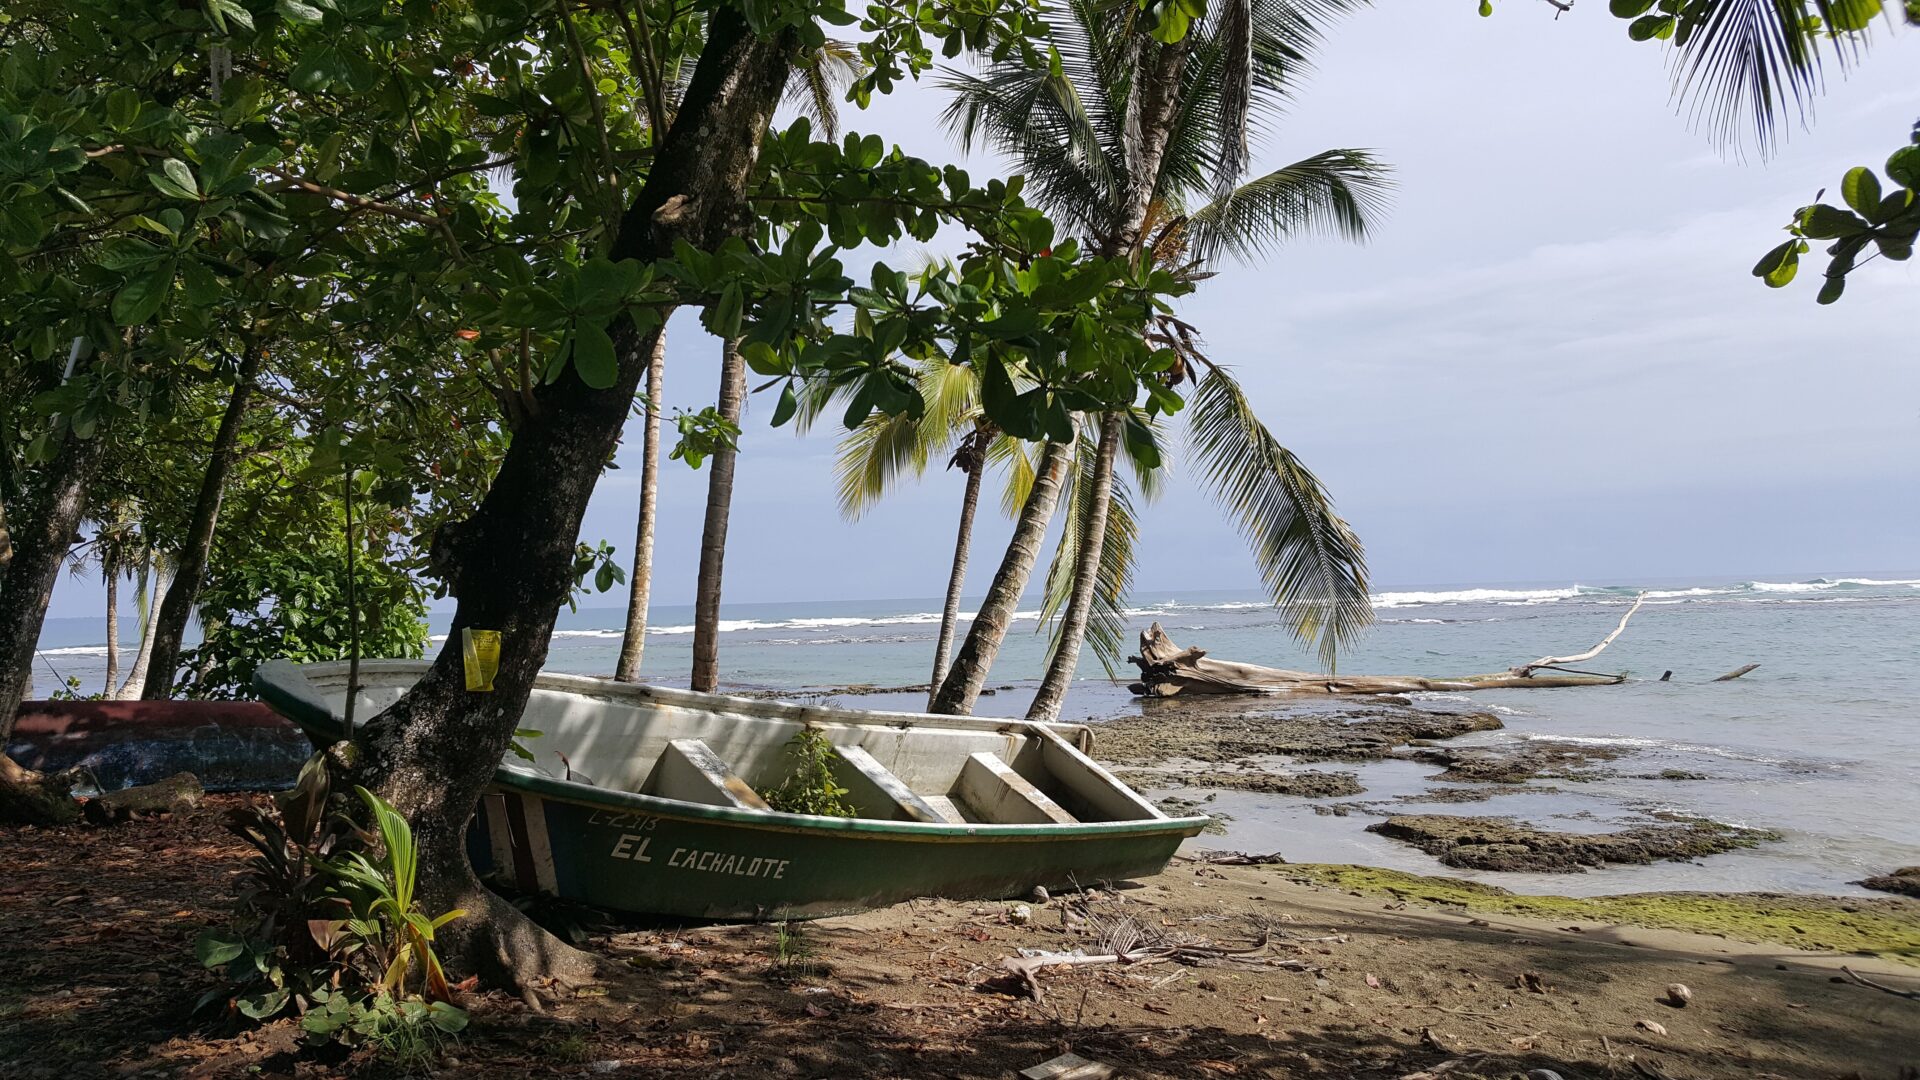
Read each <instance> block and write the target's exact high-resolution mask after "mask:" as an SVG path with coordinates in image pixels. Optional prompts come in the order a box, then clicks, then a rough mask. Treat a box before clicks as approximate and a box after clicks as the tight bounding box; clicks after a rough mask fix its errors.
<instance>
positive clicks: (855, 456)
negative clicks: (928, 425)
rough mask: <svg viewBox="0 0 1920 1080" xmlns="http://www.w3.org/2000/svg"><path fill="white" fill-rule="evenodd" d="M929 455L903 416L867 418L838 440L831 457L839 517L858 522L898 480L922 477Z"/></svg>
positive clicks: (916, 428)
mask: <svg viewBox="0 0 1920 1080" xmlns="http://www.w3.org/2000/svg"><path fill="white" fill-rule="evenodd" d="M931 455H932V451H931V450H930V448H929V447H928V446H927V443H926V440H925V439H923V438H921V431H920V425H919V423H918V422H916V421H914V420H911V419H909V418H908V417H907V416H906V415H905V414H904V413H896V414H893V415H886V414H881V413H876V414H874V415H873V416H869V417H868V418H867V419H866V421H865V422H864V423H862V424H861V425H860V426H859V427H857V428H854V429H853V430H852V431H849V432H847V434H846V435H845V436H844V437H842V438H841V440H840V447H839V450H838V452H837V453H836V455H835V457H834V461H833V476H834V482H835V487H836V488H837V489H838V491H839V496H840V514H841V516H842V517H845V518H846V519H847V520H849V521H858V520H859V519H860V517H861V515H863V514H865V513H866V512H867V511H868V510H871V509H873V507H874V504H876V503H878V502H879V501H880V500H881V499H883V498H885V497H886V496H887V493H888V492H891V491H892V490H893V489H894V486H895V485H896V484H898V483H899V482H900V480H901V479H902V478H904V477H905V476H908V475H913V476H918V475H920V474H921V473H924V472H925V471H926V469H927V461H928V459H929V458H930V457H931Z"/></svg>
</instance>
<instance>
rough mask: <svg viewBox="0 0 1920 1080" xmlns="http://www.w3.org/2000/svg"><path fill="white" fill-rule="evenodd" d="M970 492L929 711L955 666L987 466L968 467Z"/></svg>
mask: <svg viewBox="0 0 1920 1080" xmlns="http://www.w3.org/2000/svg"><path fill="white" fill-rule="evenodd" d="M966 469H967V491H966V494H965V495H963V496H961V498H960V535H959V536H958V537H957V538H955V540H954V542H953V572H952V573H950V574H948V575H947V605H946V607H945V608H943V609H942V610H941V612H940V640H939V642H938V643H937V644H935V645H934V647H933V678H932V679H931V680H930V681H929V682H928V683H927V708H928V709H932V708H933V706H934V702H935V701H936V700H937V698H938V696H939V693H940V684H941V683H943V682H945V681H946V678H947V669H948V668H949V667H951V666H952V663H951V661H952V654H953V631H954V627H955V626H956V625H957V624H958V623H959V622H960V590H961V589H962V588H963V587H964V586H965V585H966V582H967V554H968V551H969V549H970V548H971V547H972V546H973V514H974V511H975V510H978V509H979V508H980V477H981V474H982V473H984V472H986V462H985V461H983V460H978V459H977V458H976V459H975V460H970V461H968V462H967V463H966Z"/></svg>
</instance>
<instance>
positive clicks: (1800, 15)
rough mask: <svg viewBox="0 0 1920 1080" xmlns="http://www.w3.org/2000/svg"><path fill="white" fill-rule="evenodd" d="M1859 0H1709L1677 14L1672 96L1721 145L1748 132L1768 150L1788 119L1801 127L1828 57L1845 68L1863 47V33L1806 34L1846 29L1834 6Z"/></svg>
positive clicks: (1764, 151) (1762, 149)
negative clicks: (1814, 25)
mask: <svg viewBox="0 0 1920 1080" xmlns="http://www.w3.org/2000/svg"><path fill="white" fill-rule="evenodd" d="M1857 6H1858V3H1857V0H1714V2H1713V3H1710V4H1707V5H1705V6H1704V7H1702V8H1700V9H1698V14H1697V15H1683V16H1682V22H1681V27H1680V32H1679V33H1678V34H1677V35H1676V38H1675V40H1676V41H1677V42H1679V44H1678V45H1676V46H1675V50H1674V65H1673V89H1674V96H1675V97H1676V98H1680V99H1691V100H1692V106H1691V114H1692V115H1691V119H1692V121H1693V122H1694V123H1695V124H1703V125H1704V126H1705V127H1706V128H1707V130H1708V133H1709V134H1710V135H1711V136H1712V137H1713V139H1714V140H1715V141H1717V142H1719V143H1721V144H1723V145H1732V144H1736V143H1738V141H1739V139H1740V135H1741V132H1743V131H1745V130H1748V129H1751V130H1752V132H1753V134H1754V136H1755V138H1756V140H1757V143H1758V148H1759V150H1760V152H1761V153H1762V154H1763V155H1764V154H1769V153H1771V152H1772V151H1773V150H1774V148H1775V147H1776V146H1777V145H1778V143H1779V141H1780V138H1781V130H1780V129H1781V124H1782V123H1783V122H1785V121H1787V120H1789V119H1795V120H1798V121H1800V122H1801V123H1805V122H1806V120H1807V119H1808V118H1809V116H1810V115H1811V114H1812V110H1813V98H1814V96H1815V95H1816V94H1818V93H1819V91H1820V89H1821V87H1822V85H1823V83H1824V75H1823V72H1822V66H1823V63H1824V60H1825V57H1826V54H1827V53H1828V52H1831V53H1832V55H1833V58H1834V60H1835V61H1836V62H1837V63H1838V64H1839V66H1840V67H1841V69H1842V70H1845V69H1846V68H1847V67H1848V66H1849V65H1850V64H1851V63H1852V62H1853V61H1854V60H1855V59H1856V58H1857V57H1858V56H1859V55H1860V53H1861V51H1862V50H1863V49H1864V48H1865V46H1866V42H1867V38H1866V34H1865V32H1864V31H1857V32H1852V33H1845V32H1843V33H1838V34H1829V33H1828V32H1827V31H1826V30H1824V29H1810V23H1809V20H1810V19H1811V18H1813V17H1815V16H1817V17H1818V18H1819V19H1820V21H1821V23H1822V24H1824V25H1825V26H1826V27H1833V26H1840V25H1847V23H1848V21H1849V20H1847V19H1846V18H1845V16H1846V14H1847V12H1841V13H1840V14H1841V17H1840V18H1836V9H1843V8H1857Z"/></svg>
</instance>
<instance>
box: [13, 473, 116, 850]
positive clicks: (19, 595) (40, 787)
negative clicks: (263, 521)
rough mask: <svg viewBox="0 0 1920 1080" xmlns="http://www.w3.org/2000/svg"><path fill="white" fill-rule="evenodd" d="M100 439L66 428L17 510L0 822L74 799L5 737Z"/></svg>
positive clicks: (66, 817)
mask: <svg viewBox="0 0 1920 1080" xmlns="http://www.w3.org/2000/svg"><path fill="white" fill-rule="evenodd" d="M104 444H105V439H104V438H103V437H101V438H92V439H81V438H75V437H73V436H71V435H69V436H68V437H67V438H66V439H65V440H63V441H62V443H61V446H60V450H59V452H58V453H57V454H56V455H55V456H54V459H53V460H52V461H51V462H50V463H48V465H47V470H46V473H45V476H46V485H45V487H44V488H43V489H41V490H40V491H39V492H37V493H36V494H37V498H35V499H34V500H33V504H32V505H31V506H28V507H24V508H23V509H24V512H23V513H19V514H17V515H16V516H15V517H14V519H13V522H14V525H15V527H16V529H17V530H18V531H17V532H15V533H14V535H13V545H14V546H13V562H12V564H11V565H10V566H9V567H8V569H7V582H6V589H5V591H0V823H11V824H22V825H59V824H64V823H66V822H69V821H73V820H75V819H76V818H77V817H78V816H79V813H80V808H79V805H78V804H76V803H75V802H74V801H73V800H72V799H71V798H69V797H68V795H67V792H68V790H69V789H70V787H71V781H70V779H68V778H67V777H65V776H48V775H42V774H41V773H37V772H34V771H33V770H32V769H28V768H24V767H22V766H21V765H19V764H18V763H16V762H15V761H14V760H13V759H12V758H9V757H7V756H6V745H7V740H8V739H9V738H10V737H11V736H12V735H13V722H14V720H15V718H16V717H18V715H19V713H20V701H21V699H22V698H24V697H25V696H26V692H27V685H28V683H29V682H30V681H31V677H32V673H33V658H34V655H35V650H36V649H37V648H38V646H39V644H40V629H41V627H42V626H44V625H45V623H46V620H47V605H48V604H49V603H50V602H52V600H53V587H54V584H55V583H56V582H58V581H59V579H60V568H61V566H63V565H65V563H66V560H67V552H68V550H69V549H71V548H72V547H73V537H74V532H75V530H77V529H78V528H79V527H80V521H81V519H82V518H84V517H85V516H86V513H87V490H88V487H89V485H90V484H91V483H92V482H93V474H94V472H95V471H96V470H97V469H98V468H99V465H100V459H101V456H102V455H103V453H104V451H105V446H104Z"/></svg>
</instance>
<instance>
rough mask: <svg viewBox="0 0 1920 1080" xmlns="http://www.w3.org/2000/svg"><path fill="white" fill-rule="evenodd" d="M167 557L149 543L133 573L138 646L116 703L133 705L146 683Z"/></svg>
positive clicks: (164, 587) (115, 694)
mask: <svg viewBox="0 0 1920 1080" xmlns="http://www.w3.org/2000/svg"><path fill="white" fill-rule="evenodd" d="M167 562H168V560H167V558H166V556H165V555H164V554H163V553H162V552H161V551H160V549H159V548H158V547H156V546H154V545H153V544H152V543H151V542H149V543H148V544H147V545H146V550H145V552H144V557H143V558H142V560H141V562H140V566H139V569H138V570H136V571H135V576H134V582H135V588H134V595H133V603H134V610H135V612H136V613H137V614H138V616H139V619H140V645H139V647H138V648H137V649H136V650H135V651H134V654H133V666H132V667H130V668H128V669H127V677H126V678H125V679H123V680H121V682H120V687H119V689H118V690H116V691H114V692H113V699H114V700H115V701H133V700H135V699H137V698H139V696H140V691H141V688H142V687H144V686H145V685H146V682H147V669H148V667H150V666H151V665H152V662H153V622H154V620H155V619H156V618H158V617H159V615H160V605H161V603H162V602H163V600H164V598H165V596H166V593H167V586H168V584H169V580H168V574H169V573H170V571H169V569H168V565H167Z"/></svg>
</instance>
